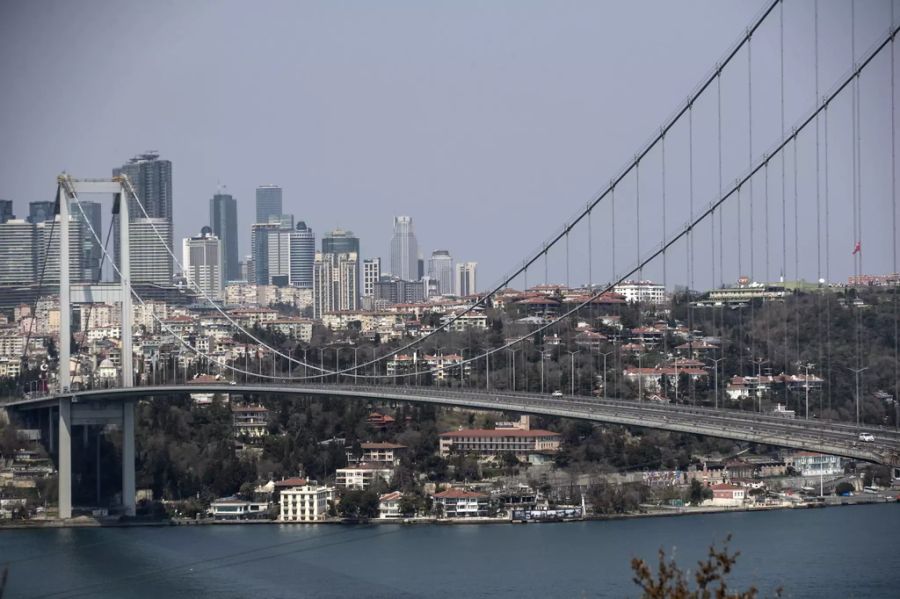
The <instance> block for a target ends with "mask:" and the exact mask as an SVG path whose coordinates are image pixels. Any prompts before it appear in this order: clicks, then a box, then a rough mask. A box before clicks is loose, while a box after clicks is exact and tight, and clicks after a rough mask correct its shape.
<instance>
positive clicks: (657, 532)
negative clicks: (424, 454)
mask: <svg viewBox="0 0 900 599" xmlns="http://www.w3.org/2000/svg"><path fill="white" fill-rule="evenodd" d="M729 533H731V534H733V536H734V540H733V541H732V546H733V547H734V548H736V549H739V550H740V551H741V556H740V558H739V561H738V567H737V575H736V576H735V577H734V579H735V581H736V582H737V583H740V584H744V585H746V584H750V583H752V584H754V585H756V586H757V587H759V588H760V589H762V590H764V591H765V590H768V591H771V590H772V589H774V588H776V587H778V586H781V587H783V588H784V589H785V594H786V596H788V597H900V551H898V547H900V543H898V541H900V506H897V505H872V506H858V507H845V508H829V509H824V510H802V511H801V510H795V511H780V512H768V513H735V514H718V515H708V516H690V517H683V518H647V519H636V520H627V521H621V520H620V521H610V522H583V523H574V524H539V525H525V526H522V525H496V524H493V525H467V526H429V525H421V526H399V525H381V526H338V525H334V526H308V525H307V526H301V525H295V526H276V525H271V526H267V525H250V526H197V527H167V528H134V529H117V528H106V529H68V530H27V531H9V530H8V531H0V563H3V562H7V563H9V564H10V578H9V583H8V589H7V593H8V594H7V596H8V597H14V598H19V597H54V598H60V599H61V598H64V597H140V598H149V597H215V598H221V599H226V598H229V599H230V598H236V597H254V598H255V599H261V598H269V597H273V598H280V597H285V598H287V597H348V596H349V597H429V598H431V597H540V598H548V597H634V596H636V590H637V587H636V586H634V584H633V583H632V582H631V570H630V567H629V562H630V560H631V558H632V557H636V556H637V557H643V558H646V559H655V554H656V551H657V550H658V549H659V548H660V547H663V548H665V549H666V550H667V551H669V550H672V549H673V548H674V550H675V556H676V558H677V559H678V560H679V562H680V563H681V564H682V565H693V564H694V563H695V562H696V560H698V559H700V558H701V557H703V555H704V552H705V549H706V548H707V546H708V545H709V544H710V543H711V542H712V541H716V540H719V541H721V540H722V539H723V538H724V537H725V536H726V535H727V534H729Z"/></svg>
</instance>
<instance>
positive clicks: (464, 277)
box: [454, 262, 478, 297]
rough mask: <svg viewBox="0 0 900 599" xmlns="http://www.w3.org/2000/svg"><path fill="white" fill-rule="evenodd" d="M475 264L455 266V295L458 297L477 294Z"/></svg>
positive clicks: (476, 265)
mask: <svg viewBox="0 0 900 599" xmlns="http://www.w3.org/2000/svg"><path fill="white" fill-rule="evenodd" d="M477 269H478V263H477V262H460V263H459V264H457V265H456V284H455V287H454V291H455V293H456V294H457V295H458V296H460V297H466V296H468V295H475V294H476V293H477V292H478V281H477V273H476V271H477Z"/></svg>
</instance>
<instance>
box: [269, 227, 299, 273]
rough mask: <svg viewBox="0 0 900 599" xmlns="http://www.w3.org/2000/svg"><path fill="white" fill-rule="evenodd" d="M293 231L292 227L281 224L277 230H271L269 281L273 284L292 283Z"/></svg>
mask: <svg viewBox="0 0 900 599" xmlns="http://www.w3.org/2000/svg"><path fill="white" fill-rule="evenodd" d="M273 220H274V219H273ZM269 224H272V223H269ZM292 233H293V231H292V230H291V229H290V228H286V227H283V226H281V225H280V224H279V227H278V229H277V230H275V231H269V235H268V246H269V247H268V256H267V260H268V263H269V283H270V284H271V285H278V286H279V287H284V286H286V285H288V284H289V283H290V280H291V234H292Z"/></svg>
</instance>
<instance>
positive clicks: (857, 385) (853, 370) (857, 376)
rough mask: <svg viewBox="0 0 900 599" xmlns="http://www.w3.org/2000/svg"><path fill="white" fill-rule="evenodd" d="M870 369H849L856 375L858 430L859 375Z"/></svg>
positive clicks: (857, 426) (857, 422)
mask: <svg viewBox="0 0 900 599" xmlns="http://www.w3.org/2000/svg"><path fill="white" fill-rule="evenodd" d="M868 369H869V367H868V366H866V367H865V368H848V369H847V370H849V371H850V372H852V373H854V374H855V375H856V428H859V375H860V374H862V373H863V372H865V371H866V370H868Z"/></svg>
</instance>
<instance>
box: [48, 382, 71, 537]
mask: <svg viewBox="0 0 900 599" xmlns="http://www.w3.org/2000/svg"><path fill="white" fill-rule="evenodd" d="M51 422H52V419H51ZM51 429H52V426H51ZM57 464H58V470H59V483H58V485H57V486H58V487H59V501H58V504H59V517H60V518H65V519H67V518H71V517H72V399H71V398H69V397H64V398H62V399H60V400H59V458H58V459H57Z"/></svg>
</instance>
